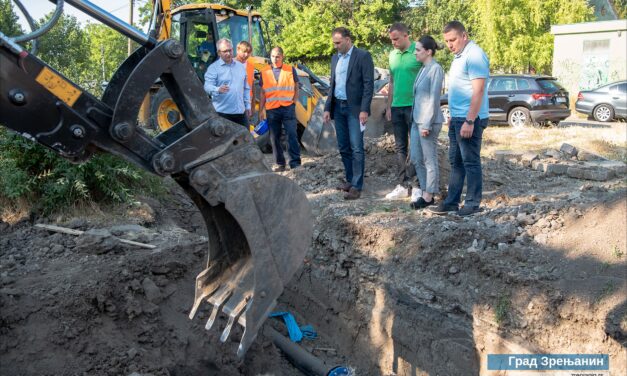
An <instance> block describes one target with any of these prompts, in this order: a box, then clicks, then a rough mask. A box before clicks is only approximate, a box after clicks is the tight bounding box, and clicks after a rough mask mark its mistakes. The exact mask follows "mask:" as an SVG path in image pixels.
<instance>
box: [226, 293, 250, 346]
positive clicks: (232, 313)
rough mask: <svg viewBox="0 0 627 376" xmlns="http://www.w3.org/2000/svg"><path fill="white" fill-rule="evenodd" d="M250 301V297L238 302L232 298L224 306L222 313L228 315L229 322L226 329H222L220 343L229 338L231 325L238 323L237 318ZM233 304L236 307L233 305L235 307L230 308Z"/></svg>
mask: <svg viewBox="0 0 627 376" xmlns="http://www.w3.org/2000/svg"><path fill="white" fill-rule="evenodd" d="M250 300H251V299H250V297H246V298H244V299H241V300H239V302H238V300H236V299H235V297H233V298H231V299H230V300H229V302H228V303H227V304H225V305H224V308H223V309H222V311H223V312H224V313H226V314H227V315H229V321H228V322H227V324H226V328H224V331H223V332H222V335H221V336H220V341H221V342H226V340H227V339H228V338H229V334H231V329H232V328H233V325H234V324H235V323H236V322H237V321H238V319H239V317H240V316H241V315H242V312H244V308H246V306H247V304H248V302H249V301H250ZM233 303H237V305H235V307H232V304H233Z"/></svg>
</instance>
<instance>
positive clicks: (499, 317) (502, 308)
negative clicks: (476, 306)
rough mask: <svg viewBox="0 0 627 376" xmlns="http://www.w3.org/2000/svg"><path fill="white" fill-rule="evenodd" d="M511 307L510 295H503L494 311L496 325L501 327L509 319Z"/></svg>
mask: <svg viewBox="0 0 627 376" xmlns="http://www.w3.org/2000/svg"><path fill="white" fill-rule="evenodd" d="M510 307H511V302H510V299H509V295H501V296H500V297H499V300H498V301H497V302H496V308H495V309H494V320H496V323H497V324H499V325H501V324H503V323H504V322H505V320H506V319H507V316H508V315H509V309H510Z"/></svg>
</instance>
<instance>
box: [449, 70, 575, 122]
mask: <svg viewBox="0 0 627 376" xmlns="http://www.w3.org/2000/svg"><path fill="white" fill-rule="evenodd" d="M488 101H489V102H490V103H489V108H490V122H491V123H507V124H509V125H510V126H512V127H522V126H525V125H531V124H534V123H545V122H549V121H550V122H553V123H557V122H560V121H562V120H564V119H566V118H567V117H569V116H570V109H569V108H568V92H567V91H566V89H564V88H563V87H562V85H560V83H559V82H557V80H556V79H555V78H553V77H549V76H536V75H517V74H508V75H494V76H491V77H490V78H489V80H488ZM440 106H441V109H442V113H443V114H444V116H445V117H447V118H448V116H450V111H449V108H448V95H447V94H444V95H443V96H442V97H441V98H440Z"/></svg>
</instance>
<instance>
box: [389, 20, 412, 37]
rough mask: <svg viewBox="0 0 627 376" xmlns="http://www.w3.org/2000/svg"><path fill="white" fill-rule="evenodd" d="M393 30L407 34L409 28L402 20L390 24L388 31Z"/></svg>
mask: <svg viewBox="0 0 627 376" xmlns="http://www.w3.org/2000/svg"><path fill="white" fill-rule="evenodd" d="M393 31H398V32H399V33H405V34H409V28H408V27H407V25H405V24H404V23H402V22H395V23H393V24H392V26H390V30H389V31H388V33H391V32H393Z"/></svg>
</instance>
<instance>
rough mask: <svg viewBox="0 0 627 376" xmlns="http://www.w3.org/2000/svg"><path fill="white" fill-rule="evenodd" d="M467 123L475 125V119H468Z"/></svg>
mask: <svg viewBox="0 0 627 376" xmlns="http://www.w3.org/2000/svg"><path fill="white" fill-rule="evenodd" d="M466 123H468V125H474V124H475V121H474V120H468V119H466Z"/></svg>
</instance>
